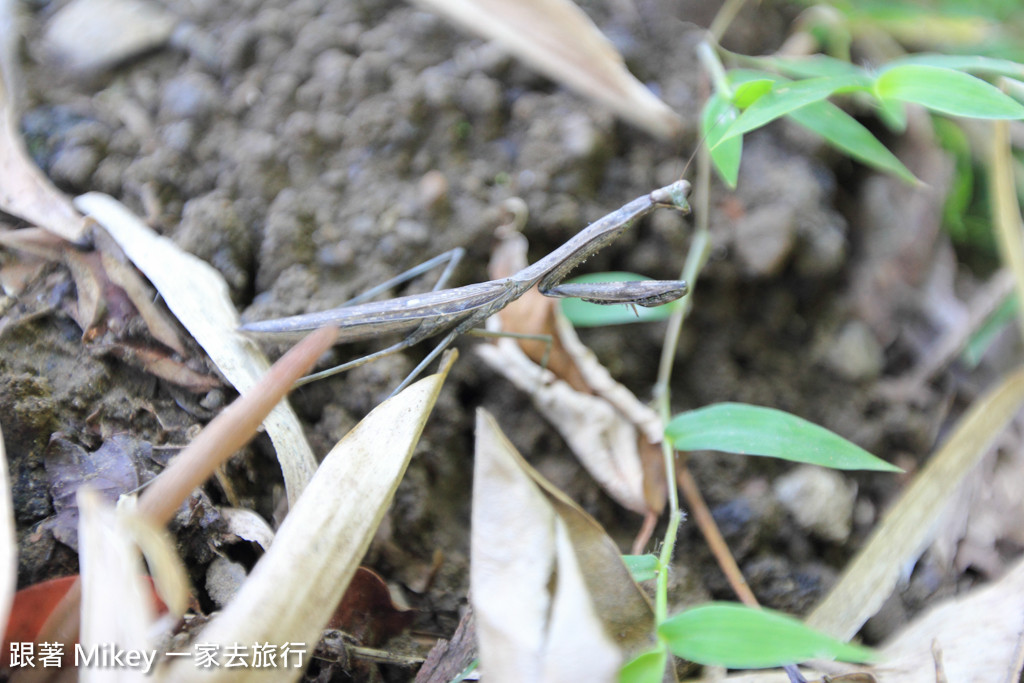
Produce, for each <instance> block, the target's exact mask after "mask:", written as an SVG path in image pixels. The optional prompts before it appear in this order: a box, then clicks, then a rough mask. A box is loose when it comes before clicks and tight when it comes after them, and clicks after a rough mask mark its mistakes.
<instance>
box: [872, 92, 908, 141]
mask: <svg viewBox="0 0 1024 683" xmlns="http://www.w3.org/2000/svg"><path fill="white" fill-rule="evenodd" d="M878 118H880V119H882V123H884V124H885V125H886V127H887V128H888V129H889V130H891V131H892V132H894V133H903V132H904V131H906V130H907V107H906V105H904V104H903V102H900V101H899V100H879V102H878Z"/></svg>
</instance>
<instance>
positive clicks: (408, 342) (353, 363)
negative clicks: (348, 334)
mask: <svg viewBox="0 0 1024 683" xmlns="http://www.w3.org/2000/svg"><path fill="white" fill-rule="evenodd" d="M423 338H424V335H423V334H420V333H419V330H417V331H416V332H413V333H412V334H410V335H409V336H408V337H406V338H405V339H403V340H402V341H400V342H397V343H395V344H392V345H391V346H389V347H387V348H386V349H381V350H380V351H374V352H373V353H370V354H367V355H365V356H362V357H360V358H356V359H355V360H350V361H349V362H347V363H342V364H341V365H336V366H334V367H333V368H328V369H326V370H321V371H320V372H314V373H313V374H312V375H306V376H305V377H303V378H302V379H300V380H298V381H297V382H296V383H295V386H296V387H301V386H303V385H305V384H309V383H310V382H315V381H317V380H320V379H324V378H327V377H333V376H334V375H339V374H341V373H343V372H345V371H347V370H351V369H352V368H358V367H359V366H360V365H366V364H367V363H372V362H373V361H375V360H377V359H378V358H383V357H384V356H390V355H391V354H393V353H398V352H399V351H402V350H404V349H407V348H409V347H410V346H414V345H415V344H419V343H420V342H421V341H423ZM454 338H455V337H454V335H452V334H449V335H448V336H447V337H445V340H446V341H445V342H442V344H445V345H447V344H450V343H451V340H452V339H454ZM443 350H444V347H443V346H442V347H440V348H438V349H436V351H437V353H440V352H441V351H443ZM435 355H436V354H435ZM424 364H425V363H420V366H422V365H424ZM421 370H422V368H421V367H417V368H416V370H414V371H413V372H414V373H418V372H419V371H421ZM412 377H413V376H410V377H407V378H406V379H405V381H404V382H402V386H401V388H403V389H404V388H405V386H406V385H407V384H408V382H409V381H411V378H412ZM396 392H397V390H396Z"/></svg>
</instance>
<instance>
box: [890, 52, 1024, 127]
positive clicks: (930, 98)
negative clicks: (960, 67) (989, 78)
mask: <svg viewBox="0 0 1024 683" xmlns="http://www.w3.org/2000/svg"><path fill="white" fill-rule="evenodd" d="M875 94H876V95H877V96H878V97H879V98H880V99H895V100H903V101H904V102H913V103H915V104H920V105H922V106H924V107H927V108H928V109H931V110H933V111H937V112H939V113H942V114H949V115H952V116H970V117H973V118H979V119H1021V118H1024V106H1022V105H1020V104H1019V103H1018V102H1016V101H1015V100H1014V99H1013V98H1012V97H1009V96H1008V95H1006V94H1004V93H1003V92H1001V91H1000V90H999V89H998V88H996V87H995V86H993V85H990V84H989V83H986V82H985V81H983V80H981V79H980V78H977V77H975V76H971V75H970V74H965V73H963V72H961V71H955V70H953V69H944V68H941V67H937V66H924V65H918V64H907V65H904V66H894V67H892V68H890V69H886V70H885V71H883V72H882V73H881V75H879V77H878V79H877V80H876V81H875Z"/></svg>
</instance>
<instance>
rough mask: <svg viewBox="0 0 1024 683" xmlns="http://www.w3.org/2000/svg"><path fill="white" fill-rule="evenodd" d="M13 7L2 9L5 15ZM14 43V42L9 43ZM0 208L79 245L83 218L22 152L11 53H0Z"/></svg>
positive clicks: (9, 20)
mask: <svg viewBox="0 0 1024 683" xmlns="http://www.w3.org/2000/svg"><path fill="white" fill-rule="evenodd" d="M13 7H14V5H13V4H11V5H10V6H9V7H8V6H5V8H4V9H3V10H2V11H4V12H6V11H8V9H11V10H12V11H13ZM2 19H3V22H4V25H5V26H12V27H13V26H16V25H17V21H16V19H15V17H14V16H5V17H3V18H2ZM11 43H12V44H13V41H11ZM0 60H2V62H3V63H2V64H0V75H2V78H0V209H3V210H4V211H6V212H7V213H9V214H11V215H14V216H18V217H19V218H23V219H24V220H26V221H28V222H29V223H32V224H33V225H36V226H38V227H40V228H43V229H45V230H48V231H49V232H51V233H53V234H54V235H59V236H60V237H63V238H64V239H66V240H68V241H69V242H74V243H76V244H81V243H82V242H83V241H84V238H85V219H83V218H82V216H81V215H80V214H79V213H78V212H77V211H75V208H74V207H73V206H72V205H71V201H70V200H69V199H68V198H67V196H65V195H64V194H63V193H62V192H60V190H58V189H57V188H56V187H54V186H53V184H52V183H51V182H50V180H49V179H48V178H47V177H46V176H45V175H43V172H42V171H40V170H39V167H37V166H36V165H35V164H34V163H32V160H31V159H30V158H29V155H28V151H27V150H26V149H25V141H24V140H22V138H21V135H20V134H19V133H18V128H17V107H16V106H15V103H14V101H13V100H14V93H13V92H12V87H13V82H12V81H13V80H15V79H16V78H17V74H18V67H17V64H15V62H14V60H15V53H14V51H13V50H11V51H7V50H3V51H2V52H0Z"/></svg>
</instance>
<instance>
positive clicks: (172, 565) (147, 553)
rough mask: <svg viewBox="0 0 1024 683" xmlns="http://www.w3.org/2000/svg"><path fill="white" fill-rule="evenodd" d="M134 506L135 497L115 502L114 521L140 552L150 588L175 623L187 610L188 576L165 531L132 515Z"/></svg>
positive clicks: (138, 515)
mask: <svg viewBox="0 0 1024 683" xmlns="http://www.w3.org/2000/svg"><path fill="white" fill-rule="evenodd" d="M136 502H137V499H136V497H135V496H127V497H122V498H121V499H120V500H118V507H117V513H118V521H119V523H120V524H121V525H122V527H123V528H124V529H125V530H126V531H127V532H128V533H130V534H131V538H132V540H133V541H134V542H135V544H136V545H137V546H138V548H139V550H141V551H142V554H143V556H144V557H145V558H146V565H147V566H148V567H149V574H150V576H152V577H153V586H154V587H155V588H156V590H157V592H158V593H159V594H160V599H161V600H163V601H164V604H165V605H167V609H168V611H169V612H170V613H171V615H172V616H173V618H174V619H175V620H177V618H178V617H180V616H181V615H183V614H184V613H185V610H186V609H188V601H189V595H190V593H191V591H190V590H189V581H188V573H187V572H186V571H185V565H184V564H183V563H182V561H181V558H180V557H179V556H178V551H177V550H176V549H175V545H174V539H172V538H171V535H170V534H169V533H168V532H167V528H166V527H164V526H163V525H160V524H156V523H154V522H153V521H152V520H150V519H148V518H147V517H144V516H143V515H140V514H139V513H138V512H136V509H135V506H136Z"/></svg>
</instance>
